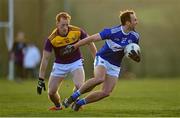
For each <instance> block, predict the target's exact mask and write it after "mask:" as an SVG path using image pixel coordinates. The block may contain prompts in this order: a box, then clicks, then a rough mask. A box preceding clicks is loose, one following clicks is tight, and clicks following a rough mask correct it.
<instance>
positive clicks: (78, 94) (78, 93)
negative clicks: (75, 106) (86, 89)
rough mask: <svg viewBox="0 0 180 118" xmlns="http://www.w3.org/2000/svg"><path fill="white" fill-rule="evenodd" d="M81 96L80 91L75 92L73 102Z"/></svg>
mask: <svg viewBox="0 0 180 118" xmlns="http://www.w3.org/2000/svg"><path fill="white" fill-rule="evenodd" d="M80 95H81V93H80V91H79V90H77V91H76V92H74V93H73V94H72V96H71V97H72V98H73V100H76V99H77V98H78V97H79V96H80Z"/></svg>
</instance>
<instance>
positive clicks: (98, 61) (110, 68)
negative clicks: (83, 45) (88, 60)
mask: <svg viewBox="0 0 180 118" xmlns="http://www.w3.org/2000/svg"><path fill="white" fill-rule="evenodd" d="M100 65H101V66H104V67H105V68H106V69H107V73H106V74H107V75H109V76H113V77H117V78H118V77H119V73H120V70H121V67H118V66H115V65H112V64H110V63H109V62H108V61H106V60H105V59H103V58H101V57H100V56H96V58H95V61H94V67H96V66H100Z"/></svg>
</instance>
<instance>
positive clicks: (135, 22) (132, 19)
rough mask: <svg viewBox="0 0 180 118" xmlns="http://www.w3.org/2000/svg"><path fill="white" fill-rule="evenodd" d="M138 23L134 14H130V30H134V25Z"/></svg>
mask: <svg viewBox="0 0 180 118" xmlns="http://www.w3.org/2000/svg"><path fill="white" fill-rule="evenodd" d="M137 24H138V21H137V17H136V15H135V14H131V22H130V25H129V29H130V30H134V29H135V27H136V25H137Z"/></svg>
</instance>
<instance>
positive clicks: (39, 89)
mask: <svg viewBox="0 0 180 118" xmlns="http://www.w3.org/2000/svg"><path fill="white" fill-rule="evenodd" d="M41 92H42V88H40V87H37V93H38V94H39V95H40V94H41Z"/></svg>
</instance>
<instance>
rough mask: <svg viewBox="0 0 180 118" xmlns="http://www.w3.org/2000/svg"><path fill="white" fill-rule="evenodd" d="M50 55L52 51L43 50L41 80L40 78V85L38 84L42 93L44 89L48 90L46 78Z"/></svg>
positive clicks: (39, 92)
mask: <svg viewBox="0 0 180 118" xmlns="http://www.w3.org/2000/svg"><path fill="white" fill-rule="evenodd" d="M50 55H51V52H48V51H45V50H44V51H43V56H42V60H41V64H40V69H39V80H38V85H37V93H38V94H41V93H42V90H46V87H45V81H44V79H45V72H46V68H47V65H48V62H49V58H50Z"/></svg>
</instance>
